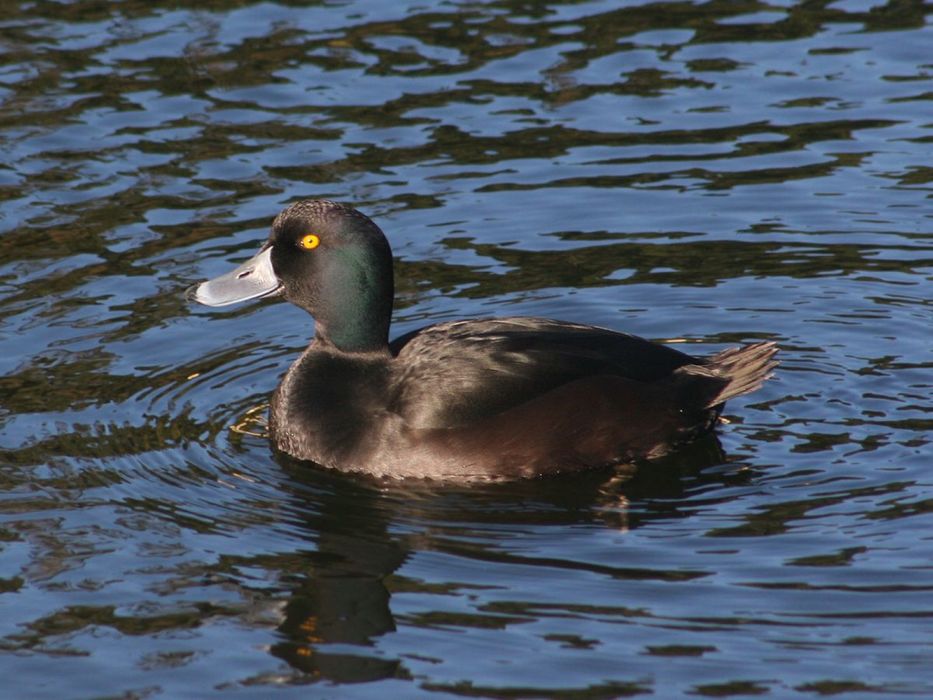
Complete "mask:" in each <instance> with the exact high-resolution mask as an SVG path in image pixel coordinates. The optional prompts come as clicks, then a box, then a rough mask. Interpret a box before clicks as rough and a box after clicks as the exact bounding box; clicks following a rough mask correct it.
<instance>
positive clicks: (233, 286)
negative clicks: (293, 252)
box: [188, 246, 281, 306]
mask: <svg viewBox="0 0 933 700" xmlns="http://www.w3.org/2000/svg"><path fill="white" fill-rule="evenodd" d="M271 255H272V248H271V247H270V246H266V247H263V249H262V250H260V251H259V253H257V254H256V255H254V256H253V257H252V258H250V259H249V260H247V261H246V262H245V263H243V264H242V265H240V266H239V267H237V268H235V269H233V270H231V271H230V272H227V273H225V274H223V275H220V276H219V277H215V278H214V279H211V280H207V281H206V282H201V284H198V285H195V286H194V287H192V288H191V289H189V290H188V298H189V299H193V300H194V301H197V302H199V303H201V304H205V305H207V306H227V305H228V304H235V303H237V302H240V301H246V300H248V299H260V298H262V297H267V296H272V295H274V294H277V293H278V292H279V291H280V289H281V282H279V278H278V277H277V276H276V274H275V270H273V269H272V260H271Z"/></svg>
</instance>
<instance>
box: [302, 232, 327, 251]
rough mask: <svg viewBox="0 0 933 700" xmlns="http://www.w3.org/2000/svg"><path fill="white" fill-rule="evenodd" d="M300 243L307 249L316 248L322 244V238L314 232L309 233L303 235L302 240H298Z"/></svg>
mask: <svg viewBox="0 0 933 700" xmlns="http://www.w3.org/2000/svg"><path fill="white" fill-rule="evenodd" d="M298 245H300V246H301V247H302V248H304V249H305V250H314V249H315V248H317V247H318V246H319V245H321V239H320V238H318V237H317V236H315V235H314V234H313V233H309V234H307V235H305V236H302V237H301V240H300V241H298Z"/></svg>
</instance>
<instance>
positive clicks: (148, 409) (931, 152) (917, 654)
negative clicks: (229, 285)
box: [0, 0, 933, 699]
mask: <svg viewBox="0 0 933 700" xmlns="http://www.w3.org/2000/svg"><path fill="white" fill-rule="evenodd" d="M199 7H209V9H197V8H199ZM0 46H2V54H0V55H2V60H0V233H2V235H0V296H2V298H0V373H2V374H0V489H2V491H0V494H2V496H0V547H2V555H0V610H2V615H0V650H2V652H3V653H2V654H0V672H2V673H0V677H2V678H3V679H4V680H3V681H0V686H2V689H3V695H4V697H24V698H56V699H59V698H96V697H119V698H141V697H146V698H150V697H167V698H175V697H208V696H213V695H215V694H231V695H233V694H235V695H239V696H243V697H257V698H258V697H262V698H266V697H271V696H276V697H277V696H282V697H291V696H295V697H299V696H300V697H307V696H309V695H310V696H313V697H340V698H364V697H365V698H369V697H378V698H385V697H405V698H420V697H432V698H436V697H464V696H465V697H490V698H569V697H572V698H598V699H601V698H616V697H626V696H629V695H638V694H653V695H655V696H656V697H678V696H681V695H698V696H716V697H733V696H735V697H739V696H752V695H767V696H771V697H814V696H824V695H833V696H842V697H858V698H866V697H878V698H890V697H892V696H900V695H905V696H916V697H930V696H933V622H931V618H933V534H931V533H933V516H931V512H933V460H931V455H933V452H931V450H933V448H931V445H930V442H931V436H933V433H931V430H933V419H931V417H930V416H931V408H933V373H931V368H933V352H931V348H933V342H931V338H933V330H931V329H933V309H931V305H933V302H931V300H933V283H931V271H933V235H931V230H933V217H931V208H930V197H931V177H933V170H931V166H930V163H931V162H933V145H931V144H933V131H931V125H933V119H931V115H933V110H931V100H933V91H931V84H933V49H931V47H933V31H931V27H930V11H929V8H928V7H925V6H924V5H923V4H922V3H920V2H911V1H909V0H908V1H905V2H888V3H883V2H871V1H867V0H866V1H862V2H858V1H852V2H846V1H842V2H832V3H827V2H808V3H794V2H771V3H767V4H764V3H751V2H731V3H716V2H709V3H688V2H668V3H638V2H566V3H558V2H549V3H527V2H518V1H513V0H501V1H499V2H475V3H467V2H462V3H460V2H441V1H438V2H434V1H432V0H424V1H423V2H418V3H391V4H390V3H381V2H322V3H315V4H313V5H312V6H310V7H305V6H302V5H300V4H297V3H295V4H293V3H285V2H281V3H271V2H266V3H252V2H238V3H234V2H225V1H223V0H218V1H217V2H213V3H209V4H196V3H178V2H173V3H170V2H134V1H129V2H115V1H107V0H102V1H99V2H90V1H88V0H83V1H75V2H46V1H45V0H42V1H39V2H31V3H25V2H22V3H11V4H9V6H7V7H5V8H4V10H3V11H2V14H0ZM300 197H327V198H333V199H338V200H340V201H346V202H349V203H351V204H353V205H354V206H356V207H358V208H360V209H361V210H363V211H364V212H366V213H367V214H369V215H370V216H372V217H373V218H374V219H375V220H376V221H378V222H379V223H380V225H381V226H382V227H383V229H384V230H385V231H386V233H387V234H388V236H389V239H390V241H391V243H392V246H393V249H394V252H395V256H396V278H397V286H398V298H397V300H396V312H395V320H394V325H393V328H394V334H400V333H402V332H405V331H408V330H411V329H414V328H417V327H419V326H422V325H425V324H427V323H431V322H436V321H440V320H446V319H453V318H461V317H470V316H486V315H496V314H498V315H513V314H522V315H525V314H527V315H535V316H550V317H557V318H563V319H568V320H575V321H581V322H586V323H592V324H596V325H601V326H607V327H611V328H616V329H620V330H625V331H628V332H632V333H636V334H639V335H643V336H646V337H650V338H654V339H658V340H670V341H676V342H678V343H680V344H681V345H680V347H684V346H686V347H687V349H688V350H689V351H690V352H693V353H698V354H700V353H706V352H712V351H714V350H718V349H721V348H723V347H725V346H728V345H730V344H735V343H738V342H751V341H754V340H775V341H777V342H778V343H779V344H780V346H781V348H782V355H781V357H782V360H783V364H782V365H781V368H780V370H779V372H778V374H777V376H776V377H775V378H774V379H773V380H771V381H770V382H769V383H767V384H766V385H765V386H764V387H763V388H762V389H761V390H760V391H758V392H757V393H755V394H753V395H750V396H747V397H743V398H741V399H739V400H735V401H732V402H730V404H729V406H728V407H727V411H726V416H727V417H728V419H729V421H730V423H729V424H728V425H725V426H723V428H722V429H721V430H720V433H719V438H718V441H717V440H714V439H707V440H703V441H701V442H699V443H697V444H694V445H692V446H690V447H689V448H687V449H685V450H683V451H682V452H680V453H678V454H676V455H673V456H671V457H669V458H667V459H665V460H663V461H661V462H659V463H654V464H644V465H637V466H635V467H629V466H627V467H620V468H619V469H618V470H617V471H616V472H614V473H611V474H607V473H604V472H603V473H598V474H588V475H582V476H577V477H574V478H558V479H544V480H537V481H531V482H524V483H516V484H504V485H494V486H473V487H452V486H443V487H442V486H438V485H435V484H431V483H429V482H425V483H404V484H397V483H395V484H393V483H384V482H378V481H372V480H365V479H359V478H347V477H342V476H339V475H336V474H332V473H329V472H325V471H322V470H319V469H316V468H314V467H311V466H309V465H303V464H296V463H291V462H288V461H286V460H283V459H281V458H279V457H276V456H275V455H273V454H272V452H271V451H270V449H269V444H268V440H267V439H266V437H265V434H264V427H263V423H262V416H263V406H264V404H265V402H266V401H267V400H268V396H269V394H270V392H271V391H272V389H273V388H274V387H275V385H276V383H277V381H278V377H279V376H280V375H281V373H282V372H283V371H284V370H285V368H286V367H287V366H288V364H289V363H290V362H291V360H292V359H293V358H294V357H295V355H296V354H297V353H298V352H299V351H300V349H301V348H303V347H304V345H305V344H306V343H307V340H308V338H309V337H310V335H311V333H312V330H313V324H312V322H311V319H310V318H309V317H308V316H307V315H306V314H305V313H304V312H302V311H300V310H298V309H296V308H293V307H290V306H288V305H286V304H282V303H276V302H263V303H259V304H254V305H247V306H242V307H231V308H230V309H227V310H219V311H218V310H210V309H205V308H195V307H192V306H190V305H189V304H188V302H186V301H185V299H184V294H183V292H184V289H185V288H186V287H187V286H189V285H190V284H191V283H192V282H195V281H198V280H200V279H204V278H206V277H209V276H211V275H214V274H218V273H220V272H223V271H225V270H227V269H229V268H230V267H231V265H233V264H235V263H238V262H240V261H242V260H244V259H245V258H246V257H247V256H248V255H249V254H251V252H253V251H254V250H255V249H256V248H257V246H258V245H259V243H260V241H261V240H262V239H263V238H264V237H265V235H266V233H267V230H268V226H269V224H270V223H271V220H272V217H273V216H274V215H275V214H276V213H277V212H278V211H279V210H280V209H281V208H282V207H283V206H284V205H285V204H287V203H288V202H290V201H293V200H294V199H296V198H300ZM582 419H585V417H581V420H582Z"/></svg>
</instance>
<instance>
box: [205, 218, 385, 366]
mask: <svg viewBox="0 0 933 700" xmlns="http://www.w3.org/2000/svg"><path fill="white" fill-rule="evenodd" d="M393 293H394V288H393V278H392V251H391V249H390V248H389V242H388V241H387V240H386V237H385V235H384V234H383V233H382V231H381V230H380V228H379V227H378V226H376V224H374V223H373V222H372V221H371V220H370V219H369V218H368V217H367V216H365V215H363V214H361V213H360V212H358V211H356V210H355V209H353V208H351V207H348V206H345V205H343V204H338V203H336V202H330V201H326V200H304V201H301V202H296V203H295V204H292V205H291V206H289V207H288V208H286V209H284V210H283V211H282V212H281V213H280V214H279V215H278V216H276V217H275V220H274V221H273V222H272V230H271V232H270V234H269V240H268V241H266V243H265V244H264V245H263V246H262V248H260V250H259V252H258V253H257V254H256V255H254V256H253V257H252V258H250V259H249V260H247V261H246V262H245V263H243V264H242V265H240V266H239V267H237V268H235V269H233V270H231V271H230V272H227V273H226V274H223V275H221V276H219V277H215V278H214V279H211V280H208V281H206V282H202V283H201V284H199V285H196V286H195V287H193V288H192V289H191V290H190V292H189V296H190V298H192V299H193V300H194V301H197V302H199V303H201V304H206V305H207V306H226V305H228V304H234V303H236V302H240V301H246V300H248V299H260V298H263V297H271V296H282V297H284V298H285V299H286V300H288V301H290V302H291V303H293V304H295V305H296V306H299V307H301V308H302V309H304V310H305V311H307V312H308V313H310V314H311V315H312V316H313V317H314V319H315V321H316V324H317V325H316V331H315V342H317V343H321V344H329V345H333V346H334V347H336V348H337V349H339V350H342V351H345V352H370V351H377V350H385V348H386V347H387V345H388V335H389V322H390V319H391V316H392V298H393Z"/></svg>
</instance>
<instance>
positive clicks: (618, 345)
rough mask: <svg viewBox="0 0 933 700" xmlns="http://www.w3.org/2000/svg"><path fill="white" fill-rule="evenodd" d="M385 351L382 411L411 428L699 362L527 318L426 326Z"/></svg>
mask: <svg viewBox="0 0 933 700" xmlns="http://www.w3.org/2000/svg"><path fill="white" fill-rule="evenodd" d="M390 350H391V352H392V354H393V356H394V360H393V361H392V372H391V375H390V379H389V387H388V389H389V409H390V410H391V411H392V412H393V413H396V414H398V415H400V416H402V418H403V419H404V420H405V422H406V423H407V424H408V425H410V426H412V427H416V428H453V427H458V426H464V425H468V424H470V423H473V422H475V421H478V420H483V419H486V418H489V417H491V416H494V415H496V414H498V413H501V412H503V411H506V410H509V409H511V408H514V407H517V406H520V405H522V404H525V403H526V402H528V401H531V400H533V399H536V398H537V397H539V396H542V395H543V394H546V393H547V392H550V391H552V390H554V389H557V388H559V387H562V386H564V385H566V384H569V383H571V382H574V381H576V380H579V379H583V378H587V377H598V376H614V377H621V378H624V379H629V380H634V381H637V382H644V383H653V382H658V381H661V380H664V379H666V378H668V377H670V376H671V375H672V373H673V372H674V370H676V369H677V368H679V367H683V366H685V365H702V364H703V363H704V362H705V361H704V360H703V359H701V358H697V357H692V356H690V355H686V354H684V353H682V352H679V351H677V350H674V349H673V348H671V347H668V346H665V345H660V344H657V343H653V342H651V341H648V340H645V339H643V338H639V337H637V336H633V335H628V334H626V333H618V332H616V331H611V330H608V329H605V328H598V327H595V326H588V325H583V324H575V323H566V322H562V321H553V320H550V319H541V318H529V317H513V318H499V319H476V320H469V321H455V322H450V323H441V324H437V325H434V326H428V327H427V328H422V329H420V330H417V331H414V332H412V333H408V334H406V335H404V336H401V337H399V338H397V339H396V340H394V341H393V342H392V343H391V344H390Z"/></svg>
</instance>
